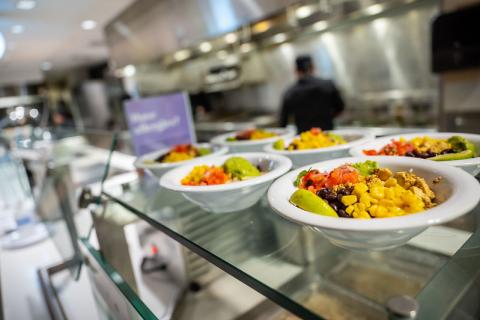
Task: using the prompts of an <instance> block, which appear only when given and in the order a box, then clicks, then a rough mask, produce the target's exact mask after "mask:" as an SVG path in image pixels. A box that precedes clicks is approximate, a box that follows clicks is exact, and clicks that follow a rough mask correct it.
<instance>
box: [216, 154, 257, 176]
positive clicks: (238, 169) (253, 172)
mask: <svg viewBox="0 0 480 320" xmlns="http://www.w3.org/2000/svg"><path fill="white" fill-rule="evenodd" d="M223 166H224V168H225V171H227V172H228V173H230V174H231V175H232V176H234V177H236V178H238V179H240V180H243V179H245V178H247V177H256V176H259V175H260V171H259V170H258V169H257V168H256V167H255V166H254V165H253V164H251V163H250V161H248V160H247V159H245V158H242V157H231V158H229V159H227V161H225V163H224V164H223Z"/></svg>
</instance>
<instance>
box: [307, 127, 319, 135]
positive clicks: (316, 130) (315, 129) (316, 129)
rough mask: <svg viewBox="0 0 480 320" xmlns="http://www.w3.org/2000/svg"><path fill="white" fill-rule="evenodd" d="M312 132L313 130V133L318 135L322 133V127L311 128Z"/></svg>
mask: <svg viewBox="0 0 480 320" xmlns="http://www.w3.org/2000/svg"><path fill="white" fill-rule="evenodd" d="M310 132H311V133H312V134H314V135H318V134H320V133H322V129H320V128H312V129H310Z"/></svg>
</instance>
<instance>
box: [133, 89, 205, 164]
mask: <svg viewBox="0 0 480 320" xmlns="http://www.w3.org/2000/svg"><path fill="white" fill-rule="evenodd" d="M124 108H125V115H126V118H127V123H128V130H129V131H130V134H131V136H132V143H133V146H134V148H135V153H136V155H137V156H141V155H143V154H145V153H149V152H152V151H156V150H159V149H161V148H165V147H171V146H173V145H176V144H182V143H195V142H196V138H195V131H194V129H193V121H192V113H191V109H190V101H189V100H188V97H187V95H186V94H185V93H183V92H179V93H172V94H168V95H163V96H158V97H151V98H144V99H136V100H129V101H127V102H126V103H125V105H124Z"/></svg>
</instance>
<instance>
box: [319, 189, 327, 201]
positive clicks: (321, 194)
mask: <svg viewBox="0 0 480 320" xmlns="http://www.w3.org/2000/svg"><path fill="white" fill-rule="evenodd" d="M329 192H330V190H329V189H327V188H323V189H320V190H318V191H317V196H319V197H320V198H324V199H325V197H326V196H327V194H328V193H329Z"/></svg>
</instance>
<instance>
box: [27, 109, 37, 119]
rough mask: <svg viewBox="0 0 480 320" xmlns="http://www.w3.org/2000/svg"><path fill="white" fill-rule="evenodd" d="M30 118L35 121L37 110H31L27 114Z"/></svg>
mask: <svg viewBox="0 0 480 320" xmlns="http://www.w3.org/2000/svg"><path fill="white" fill-rule="evenodd" d="M28 114H29V115H30V117H31V118H33V119H36V118H37V117H38V110H37V109H35V108H33V109H30V111H29V112H28Z"/></svg>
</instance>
